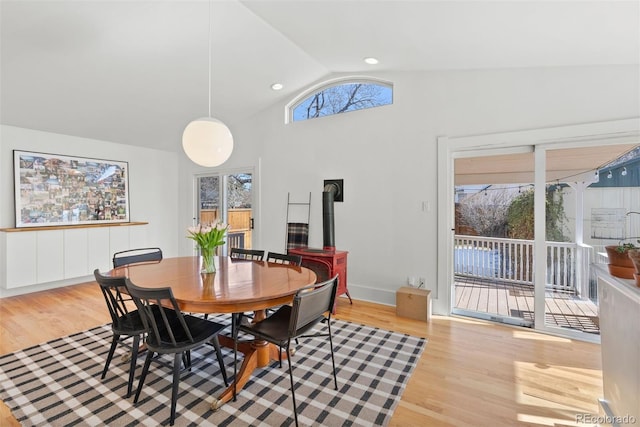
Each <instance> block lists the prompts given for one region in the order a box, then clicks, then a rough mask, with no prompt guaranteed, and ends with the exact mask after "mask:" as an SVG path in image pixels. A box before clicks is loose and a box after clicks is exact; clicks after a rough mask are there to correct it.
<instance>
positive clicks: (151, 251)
mask: <svg viewBox="0 0 640 427" xmlns="http://www.w3.org/2000/svg"><path fill="white" fill-rule="evenodd" d="M161 260H162V250H161V249H160V248H140V249H128V250H126V251H120V252H116V253H115V254H113V268H116V267H121V266H123V265H129V264H135V263H138V262H149V261H161Z"/></svg>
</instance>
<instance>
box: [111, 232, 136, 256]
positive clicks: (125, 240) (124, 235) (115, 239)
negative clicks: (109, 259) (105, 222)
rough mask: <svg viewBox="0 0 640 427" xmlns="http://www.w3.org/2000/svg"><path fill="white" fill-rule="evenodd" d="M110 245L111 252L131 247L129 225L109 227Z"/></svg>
mask: <svg viewBox="0 0 640 427" xmlns="http://www.w3.org/2000/svg"><path fill="white" fill-rule="evenodd" d="M109 247H110V251H111V254H112V255H113V254H114V253H115V252H118V251H124V250H127V249H131V246H130V244H129V227H109Z"/></svg>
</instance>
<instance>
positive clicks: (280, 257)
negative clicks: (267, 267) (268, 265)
mask: <svg viewBox="0 0 640 427" xmlns="http://www.w3.org/2000/svg"><path fill="white" fill-rule="evenodd" d="M267 262H274V263H276V264H289V265H298V266H299V265H302V256H301V255H293V254H281V253H278V252H269V253H267Z"/></svg>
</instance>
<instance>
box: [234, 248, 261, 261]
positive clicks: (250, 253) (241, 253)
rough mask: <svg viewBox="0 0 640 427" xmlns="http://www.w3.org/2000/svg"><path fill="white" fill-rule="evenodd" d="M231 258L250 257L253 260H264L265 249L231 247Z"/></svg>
mask: <svg viewBox="0 0 640 427" xmlns="http://www.w3.org/2000/svg"><path fill="white" fill-rule="evenodd" d="M229 256H230V257H231V258H237V259H250V260H252V261H262V260H263V259H264V251H262V250H258V249H242V248H231V253H230V254H229Z"/></svg>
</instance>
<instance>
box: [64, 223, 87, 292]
mask: <svg viewBox="0 0 640 427" xmlns="http://www.w3.org/2000/svg"><path fill="white" fill-rule="evenodd" d="M87 239H88V238H87V229H86V228H79V229H74V230H64V278H65V279H70V278H73V277H82V276H86V275H88V274H90V273H91V271H93V270H91V271H89V267H88V262H87V259H88V256H89V253H88V251H87V248H88V247H89V245H88V242H87Z"/></svg>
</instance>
